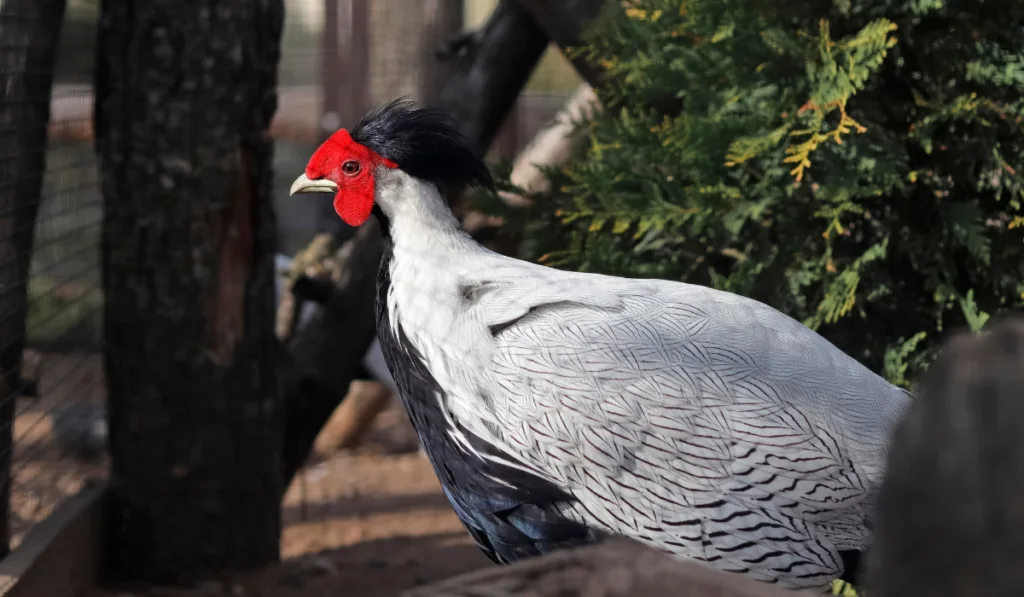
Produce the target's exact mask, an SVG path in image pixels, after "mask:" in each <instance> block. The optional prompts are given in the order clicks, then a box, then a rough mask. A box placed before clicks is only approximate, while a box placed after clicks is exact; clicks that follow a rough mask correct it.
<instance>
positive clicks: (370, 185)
mask: <svg viewBox="0 0 1024 597" xmlns="http://www.w3.org/2000/svg"><path fill="white" fill-rule="evenodd" d="M352 161H354V162H356V163H358V164H359V166H360V168H359V170H358V172H356V173H355V174H348V173H346V172H345V170H344V168H343V166H344V164H345V163H347V162H352ZM381 166H385V167H387V168H397V167H398V164H396V163H395V162H392V161H391V160H389V159H387V158H385V157H384V156H382V155H380V154H379V153H377V152H375V151H373V150H372V149H370V148H369V147H367V146H365V145H363V144H361V143H358V142H356V141H355V140H353V139H352V136H351V135H349V133H348V131H346V130H345V129H341V130H340V131H338V132H336V133H334V134H333V135H331V137H330V138H328V139H327V140H326V141H324V143H323V145H321V146H320V147H319V148H318V149H317V150H316V151H315V152H314V153H313V156H312V157H311V158H310V159H309V163H308V164H307V165H306V176H307V177H308V178H310V179H314V180H315V179H319V178H327V179H329V180H331V181H332V182H334V183H335V184H336V185H338V192H337V193H336V194H335V195H334V211H336V212H337V213H338V216H340V217H341V219H342V220H344V221H345V223H346V224H348V225H349V226H359V225H361V224H362V223H363V222H365V221H366V220H367V219H368V218H369V217H370V213H371V212H372V211H373V203H374V193H375V191H376V184H375V183H376V181H375V173H376V171H377V169H378V168H379V167H381Z"/></svg>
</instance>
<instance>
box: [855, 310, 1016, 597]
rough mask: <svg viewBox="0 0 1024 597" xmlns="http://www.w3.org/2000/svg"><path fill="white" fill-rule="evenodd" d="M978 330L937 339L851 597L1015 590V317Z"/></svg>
mask: <svg viewBox="0 0 1024 597" xmlns="http://www.w3.org/2000/svg"><path fill="white" fill-rule="evenodd" d="M985 327H986V329H985V332H986V333H985V334H983V335H975V334H971V333H968V332H967V331H958V332H956V333H955V334H954V335H953V336H952V337H951V338H949V339H948V340H946V342H944V344H943V348H942V352H941V354H940V356H939V358H938V359H937V360H936V361H935V363H933V364H932V366H931V368H930V369H929V370H928V372H927V373H926V374H925V376H924V378H923V379H922V380H921V384H920V386H919V387H918V388H917V393H916V396H915V397H914V399H913V400H912V401H911V403H910V406H909V408H908V409H907V412H906V413H905V414H904V416H903V419H902V421H901V422H900V424H899V425H898V426H897V427H896V429H895V431H894V432H893V436H892V439H891V442H890V445H889V460H888V465H887V470H886V472H885V478H884V480H883V481H882V488H881V490H880V491H879V495H878V504H877V506H876V508H875V510H876V518H875V521H874V522H875V532H874V537H873V538H872V545H871V549H870V550H869V551H868V555H867V560H868V561H867V564H868V565H867V571H866V572H867V574H866V578H865V580H866V583H865V586H864V587H857V589H858V591H857V592H858V594H861V595H871V596H872V597H932V596H934V595H985V596H986V597H988V596H991V597H997V596H1010V595H1019V594H1020V592H1021V585H1022V584H1024V569H1021V567H1020V561H1021V558H1022V557H1024V549H1022V543H1021V536H1022V535H1024V508H1021V495H1024V438H1022V437H1021V433H1020V423H1019V422H1020V421H1021V420H1022V419H1024V401H1022V400H1021V395H1022V394H1024V318H1022V317H1020V315H1017V314H1014V315H1012V316H1009V317H1004V318H1003V319H1002V320H996V321H993V322H990V323H989V324H988V325H986V326H985ZM862 589H866V590H862Z"/></svg>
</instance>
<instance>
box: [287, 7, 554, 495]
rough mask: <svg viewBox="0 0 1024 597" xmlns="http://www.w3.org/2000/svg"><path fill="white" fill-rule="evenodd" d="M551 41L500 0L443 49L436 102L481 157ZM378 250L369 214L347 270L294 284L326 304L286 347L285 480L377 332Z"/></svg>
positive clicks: (347, 255)
mask: <svg viewBox="0 0 1024 597" xmlns="http://www.w3.org/2000/svg"><path fill="white" fill-rule="evenodd" d="M547 45H548V38H547V36H546V35H545V34H544V32H543V31H541V30H540V29H539V28H538V27H537V25H536V24H535V23H534V21H533V19H532V18H531V17H530V15H529V14H527V13H526V12H525V11H524V10H523V9H522V7H521V6H520V5H519V4H518V2H516V1H515V0H502V1H501V3H500V4H499V5H498V7H497V8H496V9H495V11H494V13H493V14H492V15H491V18H490V19H489V20H488V22H487V23H486V24H485V25H484V27H483V28H482V29H481V30H480V31H478V32H473V33H470V34H467V35H463V36H460V37H459V38H458V39H456V40H453V43H452V44H450V47H449V48H448V49H447V52H446V54H447V56H448V57H449V60H451V69H452V74H451V75H450V78H449V80H448V81H447V83H446V84H445V85H444V87H443V88H442V89H441V91H440V92H439V94H438V100H437V102H435V105H438V106H439V107H441V108H443V109H445V110H447V111H449V112H450V113H451V114H452V115H453V116H454V117H455V118H456V120H458V122H459V123H460V124H461V126H462V132H463V133H464V134H465V135H466V136H467V137H468V138H469V140H470V142H471V143H472V144H473V147H474V149H476V151H477V152H478V154H479V155H483V154H484V153H485V152H486V151H487V149H488V148H489V147H490V145H491V142H492V141H493V140H494V136H495V135H496V134H497V132H498V129H499V127H500V126H501V124H502V122H503V121H504V120H505V118H506V117H507V115H508V114H509V113H510V112H511V110H512V107H513V106H514V105H515V101H516V98H517V97H518V96H519V92H520V91H521V90H522V89H523V87H524V86H525V85H526V82H527V80H528V79H529V76H530V73H531V72H533V68H534V66H536V64H537V61H538V60H540V57H541V55H542V54H543V53H544V50H545V48H547ZM296 200H297V201H298V200H301V199H299V198H297V199H296ZM381 251H382V247H381V238H380V230H379V228H378V227H377V224H376V221H375V220H374V219H371V220H370V221H368V222H367V223H366V224H364V225H363V226H362V227H361V228H360V229H359V231H358V233H357V234H356V236H355V237H354V238H353V239H352V240H350V241H348V242H347V243H346V244H345V246H343V247H342V248H341V249H340V250H339V255H338V259H337V263H338V267H337V269H338V271H339V272H344V274H343V275H341V274H339V275H338V276H336V277H335V278H334V279H332V280H331V283H330V284H329V285H325V284H322V283H316V282H315V281H312V280H306V281H304V282H299V283H297V285H296V287H295V288H294V292H295V294H296V295H297V296H299V297H300V298H302V299H308V300H317V301H318V302H320V303H321V305H322V306H323V308H321V309H319V310H318V312H317V314H316V316H315V318H314V319H313V321H311V322H310V324H309V325H307V326H306V327H305V328H303V329H302V330H301V331H300V332H299V333H298V334H296V336H295V338H294V339H293V341H292V343H291V346H290V347H289V353H290V354H291V365H290V367H289V371H288V377H287V378H286V380H285V400H286V405H287V411H286V413H287V426H286V437H285V443H284V460H283V463H282V464H283V466H282V474H283V479H284V480H285V483H286V484H287V483H288V482H290V481H291V479H292V477H293V476H294V475H295V473H296V471H298V469H299V468H300V467H301V466H302V463H303V462H305V460H306V458H307V457H308V456H309V453H310V449H311V447H312V446H313V442H314V440H315V439H316V435H317V433H318V432H319V431H320V429H321V428H322V427H323V425H324V423H326V422H327V420H328V418H329V417H330V416H331V413H332V412H333V411H334V409H335V408H336V407H337V406H338V404H339V403H340V401H341V399H342V398H343V397H344V396H345V393H346V392H347V391H348V387H349V384H350V383H351V381H352V380H353V379H354V378H355V377H356V376H357V375H358V374H359V373H360V369H361V365H360V363H361V361H362V358H363V355H364V354H366V350H367V349H368V348H369V346H370V342H372V340H373V337H374V333H375V329H376V319H375V317H374V297H375V293H374V287H375V283H376V276H377V268H378V266H379V264H380V256H381Z"/></svg>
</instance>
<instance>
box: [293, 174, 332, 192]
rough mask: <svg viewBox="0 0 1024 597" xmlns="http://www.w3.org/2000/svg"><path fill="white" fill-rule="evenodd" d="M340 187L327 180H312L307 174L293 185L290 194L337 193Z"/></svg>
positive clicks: (297, 179)
mask: <svg viewBox="0 0 1024 597" xmlns="http://www.w3.org/2000/svg"><path fill="white" fill-rule="evenodd" d="M337 192H338V185H336V184H334V183H333V182H332V181H330V180H327V179H326V178H321V179H319V180H310V179H309V178H307V177H306V175H305V174H302V175H300V176H299V177H298V178H296V179H295V182H293V183H292V188H291V190H290V191H289V192H288V194H289V195H294V194H296V193H337Z"/></svg>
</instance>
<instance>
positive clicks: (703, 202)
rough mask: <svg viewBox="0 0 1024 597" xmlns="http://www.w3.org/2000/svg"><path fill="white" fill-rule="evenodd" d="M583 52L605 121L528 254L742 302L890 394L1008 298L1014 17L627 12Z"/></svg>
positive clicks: (956, 0) (537, 227) (992, 9)
mask: <svg viewBox="0 0 1024 597" xmlns="http://www.w3.org/2000/svg"><path fill="white" fill-rule="evenodd" d="M584 50H585V53H586V54H587V55H589V56H590V58H592V59H593V60H595V61H597V62H599V63H600V64H602V65H603V66H604V68H606V69H607V70H608V72H609V75H610V77H609V79H610V80H612V81H615V83H614V84H613V85H609V86H608V88H606V89H601V90H599V95H600V96H601V98H602V100H603V102H604V103H605V105H606V106H617V107H616V108H615V109H610V110H606V111H605V112H604V113H602V114H599V115H598V116H597V117H595V119H594V120H593V121H590V122H585V123H581V126H585V127H587V131H586V132H587V134H588V138H587V146H586V148H585V151H584V152H583V154H582V155H581V157H580V159H578V160H577V161H575V162H573V163H572V164H571V165H570V166H568V167H567V168H565V169H562V170H559V171H552V172H549V176H550V178H551V180H552V182H553V187H552V188H553V189H555V190H554V191H553V192H551V193H549V194H547V195H545V196H540V197H536V198H535V206H536V207H535V208H533V210H532V211H531V212H530V213H528V214H522V215H518V216H514V217H515V218H516V219H515V220H513V221H518V222H520V223H521V225H522V226H523V228H524V234H525V236H526V238H527V240H528V242H527V243H525V248H524V251H525V253H526V255H524V256H525V257H527V258H532V259H538V260H540V261H541V262H543V263H546V264H548V265H553V266H555V267H562V268H569V269H578V270H582V271H594V272H601V273H609V274H614V275H622V276H631V277H658V278H666V279H673V280H681V281H686V282H692V283H697V284H704V285H710V286H714V287H716V288H721V289H724V290H728V291H731V292H736V293H739V294H742V295H746V296H750V297H753V298H756V299H758V300H761V301H763V302H765V303H767V304H770V305H772V306H773V307H775V308H777V309H779V310H781V311H783V312H785V313H788V314H790V315H791V316H793V317H794V318H796V319H798V320H800V321H802V322H804V323H805V324H806V325H808V326H810V327H811V328H812V329H816V330H818V331H819V332H820V333H821V334H823V335H824V336H826V337H827V338H829V339H830V340H831V341H833V342H834V343H836V344H837V345H838V346H839V347H840V348H842V349H843V350H845V351H846V352H847V353H849V354H850V355H852V356H854V357H856V358H858V359H860V360H861V361H862V362H864V363H865V364H866V365H868V366H869V367H871V368H872V369H874V370H875V371H879V372H880V373H882V374H884V375H885V376H886V377H888V378H889V379H890V380H891V381H893V382H894V383H899V384H907V383H909V381H910V380H912V379H913V378H914V377H915V376H916V375H917V374H918V373H919V372H920V371H921V370H922V368H923V367H925V366H926V365H927V363H928V362H929V360H930V358H931V350H932V348H933V347H934V346H935V345H936V344H937V341H938V340H939V339H940V337H941V334H942V332H943V331H944V330H946V329H948V328H950V327H952V326H961V325H969V326H971V327H972V328H978V327H980V326H981V325H982V324H984V322H985V320H986V319H987V318H988V317H989V316H990V315H992V314H994V313H996V312H998V311H1001V310H1006V309H1011V308H1018V307H1020V306H1021V305H1022V304H1024V213H1022V210H1021V203H1022V201H1024V178H1022V176H1024V120H1022V119H1024V2H1020V1H1010V0H1004V1H990V0H985V1H981V0H889V1H886V0H834V1H824V0H811V1H808V2H795V1H792V0H636V1H631V2H626V3H623V5H622V6H621V7H620V8H618V9H617V10H611V11H610V12H609V14H608V15H607V17H605V18H604V19H602V21H601V23H600V24H599V26H598V27H597V28H596V31H595V32H594V35H593V36H592V41H591V45H590V46H589V47H587V48H585V49H584ZM666 89H672V90H677V92H678V95H679V98H680V99H681V100H682V103H683V105H684V109H683V112H682V113H680V114H673V115H662V114H658V113H657V112H656V111H655V110H654V109H653V108H652V107H651V106H652V104H653V102H654V100H655V99H656V98H657V97H659V96H661V95H663V94H664V91H665V90H666ZM506 215H507V214H506Z"/></svg>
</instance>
